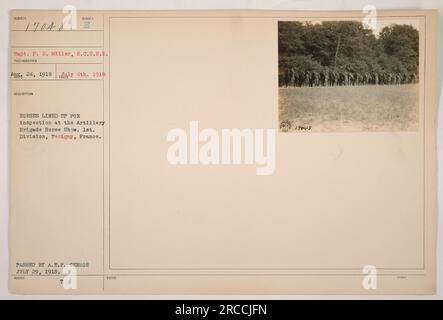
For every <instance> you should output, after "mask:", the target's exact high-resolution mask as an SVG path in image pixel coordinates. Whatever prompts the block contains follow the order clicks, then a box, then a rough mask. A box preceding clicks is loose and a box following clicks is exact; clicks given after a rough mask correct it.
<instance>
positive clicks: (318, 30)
mask: <svg viewBox="0 0 443 320" xmlns="http://www.w3.org/2000/svg"><path fill="white" fill-rule="evenodd" d="M278 53H279V86H281V87H288V86H296V87H310V86H311V87H312V86H344V85H351V86H352V85H354V86H356V85H401V84H409V83H417V82H418V64H419V33H418V30H417V29H415V28H414V27H413V26H411V25H406V24H402V25H401V24H392V25H390V26H386V27H384V28H383V29H382V30H381V32H380V34H379V35H378V37H376V36H375V35H374V33H373V31H372V30H371V29H367V28H365V27H364V25H363V24H362V23H361V22H358V21H338V22H337V21H327V22H326V21H325V22H322V23H317V24H313V23H311V22H298V21H280V22H279V23H278Z"/></svg>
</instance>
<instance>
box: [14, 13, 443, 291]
mask: <svg viewBox="0 0 443 320" xmlns="http://www.w3.org/2000/svg"><path fill="white" fill-rule="evenodd" d="M364 19H365V16H364V14H362V13H359V12H294V11H284V12H283V11H209V12H208V11H187V12H174V11H164V12H161V11H156V12H152V11H146V12H143V11H137V12H134V11H130V12H129V11H121V12H120V11H106V12H101V11H78V12H68V13H63V12H59V11H20V10H15V11H12V12H11V14H10V23H11V29H10V33H11V40H10V70H9V74H10V194H11V196H10V197H11V198H10V291H11V292H13V293H26V294H35V293H58V294H76V293H150V294H179V293H192V294H231V293H235V294H299V293H305V294H311V293H312V294H320V293H322V294H324V293H326V294H345V293H351V294H432V293H434V290H435V241H436V142H435V134H436V96H437V94H436V70H437V69H436V58H437V57H436V32H437V27H436V25H437V15H436V12H435V11H386V12H378V16H377V20H378V23H379V27H378V29H377V28H375V29H374V30H373V31H371V32H372V33H365V32H363V31H361V30H360V29H359V28H360V27H359V26H360V24H361V23H362V21H364ZM350 22H351V23H350ZM353 22H354V23H353ZM393 25H400V26H402V27H401V28H406V29H408V30H409V31H410V32H411V34H415V35H416V36H415V37H414V39H415V40H414V39H413V41H416V43H417V48H416V49H415V50H416V52H415V55H416V57H415V58H414V59H416V60H415V61H416V65H412V66H411V65H410V64H409V65H407V66H406V67H405V62H404V60H401V59H400V58H399V57H400V54H401V52H400V51H402V52H403V51H404V50H406V49H404V50H403V48H405V47H400V49H398V50H390V51H389V50H388V49H389V48H390V47H389V45H390V44H389V42H386V41H388V40H389V38H388V36H389V34H388V31H389V30H391V31H392V30H394V31H395V30H396V29H395V28H391V29H389V27H390V26H393ZM340 26H343V29H339V28H342V27H340ZM352 26H353V27H355V28H356V29H355V30H357V31H355V32H357V33H358V34H363V35H364V38H362V39H369V40H368V41H374V43H382V42H381V41H382V40H380V39H384V40H383V41H385V42H384V44H385V45H386V47H383V48H385V49H386V50H385V51H383V52H382V53H376V52H375V51H374V52H373V53H372V54H373V57H374V60H373V61H370V62H367V63H366V65H365V66H366V67H364V66H363V67H362V64H361V59H363V57H365V56H366V55H365V54H363V55H362V54H361V53H360V56H359V57H360V58H355V59H354V58H352V59H349V57H357V53H355V52H354V51H353V50H354V49H355V48H357V47H358V46H360V45H362V42H358V43H351V42H350V41H351V40H349V39H356V34H357V33H352V32H354V31H346V30H349V29H346V28H348V27H349V28H351V27H352ZM382 27H387V28H388V29H384V30H385V35H382V33H383V31H382ZM285 28H286V29H285ZM291 28H299V29H300V30H308V31H306V32H305V31H300V32H303V34H304V35H306V34H309V33H308V32H311V31H312V30H314V31H312V32H314V33H313V34H310V36H309V37H305V38H302V37H301V36H299V33H298V31H291V30H292V29H291ZM317 28H326V29H322V30H332V31H331V35H330V37H329V38H327V39H326V38H325V40H324V41H332V42H331V43H333V44H334V45H333V46H332V48H329V49H328V50H332V51H330V52H333V54H332V55H331V54H325V55H324V59H326V60H324V61H323V60H321V59H322V56H321V55H320V54H319V52H322V51H321V49H322V48H310V49H309V51H304V52H303V53H301V52H302V51H297V50H299V49H294V51H293V52H291V50H292V49H288V51H284V50H283V49H284V48H285V46H287V47H288V48H293V47H294V46H295V43H298V42H297V41H298V40H297V39H301V40H300V41H302V42H303V41H304V42H303V43H305V44H304V46H305V47H304V48H305V50H307V49H306V47H307V46H308V44H309V43H311V42H312V41H317V40H314V39H316V36H315V35H316V34H317V35H318V34H322V32H317V33H315V30H316V29H317ZM334 28H335V29H334ZM285 30H290V31H289V32H287V33H285ZM334 30H335V31H334ZM352 30H353V29H352ZM358 30H360V31H358ZM394 31H392V32H391V34H390V35H392V34H393V32H394ZM334 32H335V34H334ZM338 34H340V36H338ZM342 35H343V36H342ZM350 35H352V36H350ZM328 39H329V40H328ZM386 39H388V40H386ZM285 41H287V42H285ZM362 41H366V40H362ZM404 41H405V40H404V39H403V40H402V41H401V43H404ZM402 46H403V44H402ZM411 50H412V49H411ZM411 52H412V51H411ZM411 54H412V55H414V54H413V53H411ZM368 55H369V53H368ZM405 55H407V54H405ZM409 56H410V55H409ZM345 58H346V59H348V60H346V59H345ZM358 59H360V60H358ZM299 61H302V62H301V63H300V62H299ZM297 63H299V64H298V65H297ZM375 66H376V67H375ZM391 66H395V69H390V68H391ZM303 68H304V69H303ZM364 68H367V69H368V70H371V71H364V70H366V69H364ZM392 68H394V67H392ZM234 129H238V131H235V130H234ZM248 130H249V131H248ZM239 132H240V134H244V135H242V136H241V138H242V139H241V140H238V141H234V138H233V139H231V140H229V139H230V136H229V133H230V134H232V135H234V134H235V133H239ZM225 133H228V135H225ZM195 137H196V139H197V140H195V139H194V138H195ZM231 138H232V136H231ZM260 138H261V139H260ZM227 141H228V142H229V141H230V142H231V144H229V143H228V144H226V142H227ZM239 141H240V142H239ZM179 142H181V143H182V145H183V144H184V145H185V149H184V150H183V148H181V147H180V146H182V145H180V144H179ZM237 142H239V144H236V143H237ZM248 142H249V143H250V144H248ZM242 143H243V145H242ZM263 146H264V147H263ZM205 148H206V149H205ZM236 148H237V149H236ZM242 148H243V149H242ZM248 148H249V149H248ZM208 150H209V151H211V152H208ZM239 150H240V154H238V153H236V152H237V151H239ZM252 150H253V151H252ZM260 151H261V152H260ZM367 276H375V277H369V278H368V277H367ZM368 283H369V286H368Z"/></svg>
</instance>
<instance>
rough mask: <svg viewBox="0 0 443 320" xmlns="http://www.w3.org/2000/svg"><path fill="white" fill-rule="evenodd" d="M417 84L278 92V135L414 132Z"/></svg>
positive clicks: (318, 88)
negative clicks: (305, 132)
mask: <svg viewBox="0 0 443 320" xmlns="http://www.w3.org/2000/svg"><path fill="white" fill-rule="evenodd" d="M418 93H419V88H418V85H417V84H411V85H401V86H358V87H314V88H279V122H280V126H281V130H282V131H299V130H310V131H338V132H340V131H416V130H417V129H418V118H419V108H418V104H419V94H418Z"/></svg>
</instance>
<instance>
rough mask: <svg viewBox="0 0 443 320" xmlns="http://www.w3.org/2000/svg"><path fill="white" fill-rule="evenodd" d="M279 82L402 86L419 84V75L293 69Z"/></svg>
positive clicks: (305, 84)
mask: <svg viewBox="0 0 443 320" xmlns="http://www.w3.org/2000/svg"><path fill="white" fill-rule="evenodd" d="M279 82H280V83H279V85H280V86H281V87H317V86H324V87H333V86H360V85H361V86H363V85H402V84H411V83H418V75H417V73H414V72H408V73H399V72H363V73H360V72H348V71H338V70H336V71H334V70H323V71H315V70H313V71H298V70H296V69H294V68H291V69H286V70H284V71H283V74H280V77H279Z"/></svg>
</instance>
